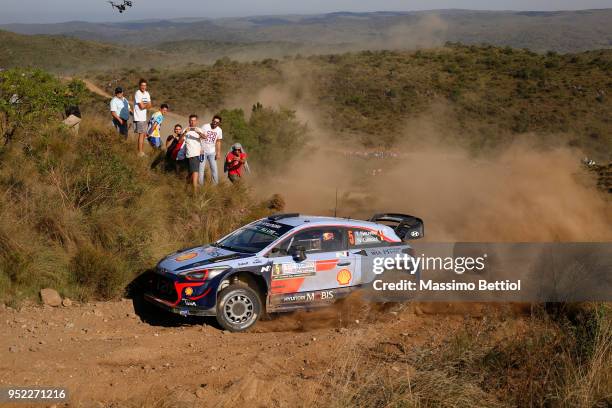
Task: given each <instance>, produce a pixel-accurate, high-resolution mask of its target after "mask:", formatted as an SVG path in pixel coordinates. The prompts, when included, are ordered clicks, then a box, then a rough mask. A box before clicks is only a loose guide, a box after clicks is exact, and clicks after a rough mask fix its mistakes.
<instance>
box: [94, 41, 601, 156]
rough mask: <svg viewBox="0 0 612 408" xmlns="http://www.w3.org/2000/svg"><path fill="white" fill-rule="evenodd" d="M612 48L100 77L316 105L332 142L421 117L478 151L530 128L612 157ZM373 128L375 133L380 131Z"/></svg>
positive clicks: (213, 100)
mask: <svg viewBox="0 0 612 408" xmlns="http://www.w3.org/2000/svg"><path fill="white" fill-rule="evenodd" d="M611 67H612V51H610V50H606V51H592V52H585V53H579V54H567V55H559V54H555V53H549V54H546V55H540V54H536V53H532V52H530V51H524V50H515V49H512V48H498V47H492V46H481V47H478V46H463V45H456V44H449V45H448V46H447V47H444V48H437V49H431V50H420V51H416V52H399V51H394V52H392V51H376V52H373V51H364V52H359V53H345V54H341V55H327V56H312V57H298V58H293V59H289V60H282V61H281V60H273V59H267V60H262V61H258V62H249V63H239V62H236V61H231V60H229V59H221V60H219V61H217V63H215V64H213V65H211V66H194V67H188V68H185V69H178V70H177V69H174V70H172V71H168V70H161V71H157V70H155V71H151V72H148V73H147V72H145V73H142V72H139V73H134V72H130V71H129V70H119V71H113V72H111V73H104V74H101V75H99V76H98V78H97V80H98V81H99V82H100V83H103V81H105V79H106V78H108V77H109V76H112V77H113V78H120V80H119V82H120V83H123V84H126V85H128V84H133V83H135V81H136V80H137V77H138V76H139V75H145V77H146V76H148V78H149V80H150V88H151V89H152V92H153V93H154V95H155V97H157V98H158V99H162V100H165V101H168V102H169V103H170V104H171V106H173V107H174V108H175V109H176V110H178V111H180V112H183V113H186V112H191V111H192V110H198V111H200V112H202V111H209V112H210V111H216V110H220V109H224V108H230V109H231V108H233V107H235V105H236V103H238V104H239V106H241V107H249V106H250V104H255V103H257V102H260V101H261V102H263V103H264V104H281V105H285V106H287V107H289V108H299V109H302V110H306V111H308V112H311V113H312V114H311V115H310V117H311V118H312V117H316V120H315V121H316V126H317V127H323V128H325V129H329V130H331V133H332V134H333V135H334V136H333V137H334V138H339V139H342V138H351V139H353V140H354V139H355V138H360V139H361V140H362V142H363V143H364V144H366V145H369V146H391V145H393V144H395V143H398V142H402V141H407V140H411V138H412V139H413V138H414V137H415V136H414V135H415V134H417V133H418V132H407V130H406V129H407V128H410V127H411V126H412V127H414V126H416V124H419V123H421V122H423V121H425V122H426V124H427V125H428V126H430V125H431V126H434V127H437V128H439V129H442V130H443V131H442V132H440V133H442V134H444V135H446V136H445V137H448V138H449V139H450V141H451V142H453V143H459V144H461V145H463V146H467V147H470V148H472V149H473V150H475V151H479V150H482V149H490V148H496V147H499V146H505V145H507V144H509V143H511V142H512V141H514V140H516V139H517V138H520V137H523V136H522V135H532V136H529V138H530V139H531V140H532V141H535V142H537V143H540V144H542V145H543V146H558V145H570V146H575V147H580V148H582V149H583V150H585V151H586V152H588V153H589V154H593V155H596V156H597V157H599V158H601V159H606V160H609V159H610V155H611V153H612V139H611V135H610V132H609V129H610V119H609V112H610V110H611V108H612V101H611V100H610V97H609V96H608V95H609V93H610V92H611V87H612V82H611V81H610V76H609V72H610V70H611ZM372 129H375V131H374V132H373V133H374V135H373V136H372Z"/></svg>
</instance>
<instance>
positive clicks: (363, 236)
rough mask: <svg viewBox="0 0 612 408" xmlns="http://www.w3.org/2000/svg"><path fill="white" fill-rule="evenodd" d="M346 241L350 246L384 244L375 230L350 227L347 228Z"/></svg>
mask: <svg viewBox="0 0 612 408" xmlns="http://www.w3.org/2000/svg"><path fill="white" fill-rule="evenodd" d="M348 243H349V247H350V248H371V247H377V246H381V245H384V244H385V241H384V240H383V239H382V237H381V236H380V234H379V233H378V232H376V231H371V230H366V229H360V228H351V229H349V230H348Z"/></svg>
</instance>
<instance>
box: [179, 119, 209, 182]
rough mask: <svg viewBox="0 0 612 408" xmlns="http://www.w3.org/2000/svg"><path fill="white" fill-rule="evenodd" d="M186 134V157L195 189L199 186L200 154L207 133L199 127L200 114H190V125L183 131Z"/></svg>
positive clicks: (189, 178)
mask: <svg viewBox="0 0 612 408" xmlns="http://www.w3.org/2000/svg"><path fill="white" fill-rule="evenodd" d="M183 135H184V136H185V159H186V160H187V162H188V168H189V177H188V180H190V181H191V184H192V185H193V189H194V190H195V189H197V188H198V171H199V169H200V154H201V152H202V142H201V140H202V138H204V137H206V134H205V133H204V132H203V131H202V129H200V128H199V127H198V115H195V114H192V115H189V126H188V127H186V128H185V130H184V131H183Z"/></svg>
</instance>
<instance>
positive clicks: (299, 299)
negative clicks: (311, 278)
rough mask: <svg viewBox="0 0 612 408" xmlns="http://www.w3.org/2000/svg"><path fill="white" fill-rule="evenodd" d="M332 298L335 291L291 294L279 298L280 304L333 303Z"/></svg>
mask: <svg viewBox="0 0 612 408" xmlns="http://www.w3.org/2000/svg"><path fill="white" fill-rule="evenodd" d="M334 298H335V291H333V290H319V291H315V292H304V293H292V294H290V295H285V296H283V297H281V298H280V302H281V303H307V302H320V301H333V300H334Z"/></svg>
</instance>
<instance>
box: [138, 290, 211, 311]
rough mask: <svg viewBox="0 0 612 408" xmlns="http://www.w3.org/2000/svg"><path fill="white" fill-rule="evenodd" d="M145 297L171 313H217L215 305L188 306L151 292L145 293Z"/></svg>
mask: <svg viewBox="0 0 612 408" xmlns="http://www.w3.org/2000/svg"><path fill="white" fill-rule="evenodd" d="M144 298H145V300H146V301H148V302H150V303H153V304H154V305H156V306H158V307H160V308H162V309H164V310H167V311H169V312H171V313H175V314H178V315H181V316H215V315H216V314H217V313H216V310H215V308H214V307H213V308H210V309H204V308H199V307H197V306H186V305H182V304H180V303H178V304H174V303H171V302H168V301H166V300H164V299H160V298H158V297H155V296H154V295H152V294H150V293H146V294H145V295H144Z"/></svg>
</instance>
